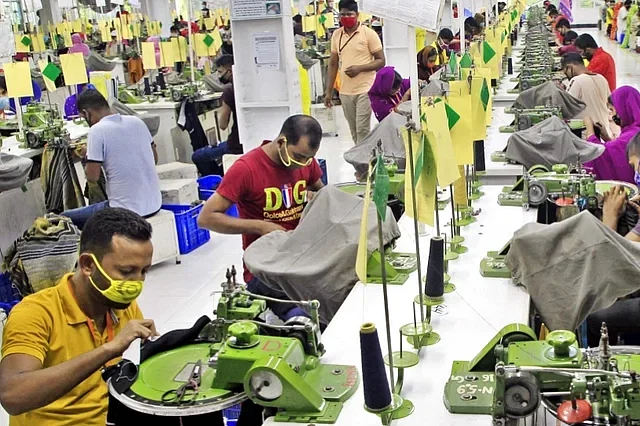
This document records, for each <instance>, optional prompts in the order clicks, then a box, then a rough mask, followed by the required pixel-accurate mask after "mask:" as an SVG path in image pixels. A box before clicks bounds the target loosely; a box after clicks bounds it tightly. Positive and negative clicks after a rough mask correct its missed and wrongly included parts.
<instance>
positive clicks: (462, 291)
mask: <svg viewBox="0 0 640 426" xmlns="http://www.w3.org/2000/svg"><path fill="white" fill-rule="evenodd" d="M526 31H527V25H526V23H525V24H524V25H523V26H522V27H520V33H519V34H518V36H517V38H516V39H515V40H513V46H512V51H511V52H510V54H509V55H506V56H505V57H504V60H505V61H506V62H505V63H504V73H503V74H502V76H501V78H500V79H498V81H496V82H494V83H495V84H494V87H493V89H492V103H493V108H492V121H491V125H490V126H488V127H487V135H486V139H485V140H484V143H483V144H480V145H476V147H477V149H480V150H482V151H484V152H483V153H482V154H484V155H483V156H482V155H480V156H478V155H477V153H476V161H475V165H474V166H475V169H476V170H475V171H472V172H470V173H469V169H467V173H469V174H468V185H469V186H470V187H473V190H471V189H469V198H470V199H472V201H471V202H470V203H469V205H470V206H471V207H470V209H469V210H467V211H466V212H462V213H461V212H460V211H458V210H457V209H455V208H453V207H452V200H449V199H448V198H447V197H450V195H449V194H448V188H441V190H440V194H439V196H438V204H439V205H440V207H439V212H438V213H437V214H438V217H437V218H436V226H434V227H426V228H425V227H420V229H419V230H418V228H415V229H414V221H413V219H412V218H411V217H409V216H408V215H406V214H405V215H404V216H403V217H402V218H401V219H400V220H399V223H398V224H399V227H400V230H401V233H402V236H401V237H400V239H399V240H398V241H397V242H396V245H395V248H394V249H393V253H397V254H398V257H397V259H400V258H402V257H403V253H405V254H406V253H416V248H417V247H416V246H417V245H416V241H415V238H414V235H416V234H419V241H420V244H419V247H420V253H419V256H420V259H421V260H422V262H421V264H422V267H421V271H418V270H415V269H414V268H409V269H408V270H406V271H404V272H407V273H408V277H405V278H406V281H404V283H403V284H401V285H398V283H393V284H390V285H388V286H387V287H388V289H387V290H386V291H385V289H384V288H383V286H381V285H380V280H381V277H380V276H379V274H377V276H376V277H375V278H374V277H372V276H370V277H368V279H367V281H368V284H365V283H363V282H362V281H360V282H358V283H357V284H356V285H355V287H354V288H353V290H352V291H351V293H350V294H349V296H348V297H347V298H346V300H345V301H344V303H343V304H342V306H341V307H340V309H339V310H338V312H337V313H336V315H335V316H334V317H333V319H332V321H331V323H330V325H329V326H328V328H327V329H326V331H325V332H324V333H323V335H322V342H323V345H324V346H325V347H326V348H327V353H326V354H325V355H324V357H323V359H322V362H323V363H329V364H337V365H356V366H360V365H361V364H360V363H361V358H360V355H361V350H362V351H364V349H362V347H361V346H362V345H363V343H362V342H363V340H361V341H358V340H357V339H354V338H353V337H352V333H347V332H345V330H354V329H356V328H358V327H360V326H361V325H362V324H366V325H363V326H362V329H361V333H365V334H366V331H365V329H366V328H367V327H369V328H371V324H374V325H375V327H376V328H377V333H378V337H379V341H380V346H381V351H382V355H383V356H384V361H385V364H386V365H387V366H388V365H389V358H392V359H393V362H394V364H395V369H394V372H393V373H390V372H388V371H387V373H389V374H387V377H388V379H389V380H390V387H391V389H392V403H391V407H387V408H386V410H385V409H383V410H378V411H377V412H376V410H370V409H368V404H369V402H370V401H371V400H372V399H373V397H372V396H371V390H370V389H367V386H366V383H365V386H364V387H363V386H360V387H358V389H357V390H356V391H355V394H354V396H353V397H351V398H350V399H349V400H348V401H346V402H345V403H344V407H343V408H342V412H341V413H340V416H339V417H338V420H337V421H336V423H335V424H337V425H352V424H358V425H361V426H364V425H372V426H373V425H377V424H380V421H381V419H382V423H383V424H390V423H391V424H404V425H422V424H425V422H426V423H427V424H434V425H478V426H481V425H490V424H492V425H500V426H504V425H529V424H530V425H535V424H544V425H546V424H556V425H565V424H592V423H581V422H580V421H588V420H587V419H588V418H593V417H590V416H597V413H596V410H598V407H597V404H598V402H596V403H595V404H593V412H592V411H591V410H592V409H591V406H589V408H588V410H587V409H586V408H585V406H586V404H585V403H584V401H580V400H576V395H579V394H580V392H579V391H577V390H576V391H575V392H573V393H572V392H571V391H573V390H574V386H575V382H574V384H573V385H570V383H571V380H568V382H565V383H560V384H556V385H555V387H554V385H550V384H549V383H550V382H552V381H553V380H552V379H550V378H549V377H547V381H548V383H544V379H543V380H542V381H540V382H539V383H542V384H540V386H543V387H546V389H543V393H542V395H543V397H544V398H542V399H544V403H543V404H540V405H539V406H538V404H539V403H540V400H539V399H538V400H536V396H535V395H534V393H536V392H537V390H536V389H535V386H534V387H532V386H530V384H531V383H532V377H533V376H535V377H537V378H540V376H539V375H538V374H539V373H540V372H543V371H544V368H540V369H539V370H536V367H529V368H530V369H529V370H527V367H524V368H522V369H510V368H507V369H506V370H505V367H504V366H503V367H497V366H496V365H497V364H496V361H497V360H499V359H502V360H503V361H504V363H505V364H507V365H508V364H509V362H511V363H513V364H515V365H520V363H522V364H523V365H527V361H529V362H530V363H531V366H545V367H549V366H552V367H567V366H571V365H572V363H574V364H573V365H574V366H575V365H577V364H576V363H577V362H576V359H577V358H575V355H576V352H575V350H576V349H575V348H577V346H575V345H577V343H576V335H574V334H573V333H571V332H554V333H552V334H551V335H550V337H546V339H547V340H546V341H545V336H546V334H542V335H536V334H535V332H532V330H530V329H528V326H530V327H531V328H532V329H536V327H535V325H536V323H537V325H538V327H539V326H540V324H539V318H538V315H537V312H536V309H535V307H534V305H533V304H532V302H531V298H530V295H529V294H528V292H527V290H526V289H525V288H523V287H521V286H517V285H516V284H514V282H513V281H512V279H511V275H510V273H509V271H508V269H505V265H504V255H505V254H506V250H505V249H504V248H505V247H507V246H506V243H508V242H509V241H510V240H511V238H512V237H513V234H514V232H515V231H517V230H518V229H520V228H521V227H522V226H524V225H526V224H528V223H531V222H536V220H537V218H536V215H537V214H538V212H537V209H536V208H535V207H534V206H533V205H532V206H529V205H528V203H527V199H526V191H527V189H528V187H527V186H524V187H522V186H521V187H520V189H524V190H525V198H524V200H523V198H522V193H521V192H520V193H517V192H516V194H515V196H513V197H512V196H508V195H505V194H509V192H508V189H509V188H510V186H513V185H514V184H516V182H522V177H523V176H524V175H526V174H527V172H526V169H525V168H524V167H523V166H522V165H520V164H515V163H513V162H508V161H506V160H505V158H504V151H505V147H506V146H507V141H508V140H509V137H510V136H511V135H512V134H513V132H514V131H517V130H518V128H517V126H518V123H517V119H516V120H514V111H513V110H511V108H512V106H513V103H514V102H515V101H516V99H517V98H518V95H519V92H520V90H518V85H519V84H520V83H521V81H520V80H519V79H518V78H517V76H518V74H519V71H520V70H522V68H523V66H524V65H523V63H521V61H523V52H524V50H525V35H526ZM510 50H511V49H510ZM532 87H533V86H532ZM526 88H528V87H526ZM540 111H541V112H542V110H540ZM536 114H537V113H534V114H533V116H534V117H533V119H532V121H530V122H529V123H528V124H526V126H525V128H528V127H530V126H532V125H533V124H536V123H538V122H540V121H542V120H544V119H545V118H548V117H549V115H545V114H544V113H542V114H541V115H540V118H536ZM514 121H515V122H514ZM565 122H566V124H567V126H569V129H570V130H571V132H572V133H574V134H576V135H581V133H582V130H583V125H582V123H581V122H580V121H579V120H565ZM513 126H515V127H516V128H515V130H514V129H513ZM508 127H511V129H508ZM482 157H484V158H482ZM478 158H482V159H481V160H480V162H479V160H478ZM408 161H409V160H408V159H407V168H408V167H409V162H408ZM549 168H550V167H549ZM557 170H558V171H559V173H566V172H565V171H563V170H560V169H557ZM549 171H551V170H549ZM407 173H408V172H407ZM514 199H515V201H514ZM532 203H533V201H532ZM539 203H540V200H539V199H538V200H536V202H535V203H534V204H539ZM452 216H456V217H457V225H458V226H457V227H452ZM458 229H459V231H458ZM435 236H442V237H443V238H444V240H445V243H444V247H445V256H444V258H445V266H444V272H445V280H444V281H445V287H444V298H443V299H440V300H437V301H436V302H435V303H434V302H433V301H431V303H429V302H424V303H423V304H424V306H423V307H422V308H421V307H420V305H421V303H420V300H421V297H425V298H426V297H427V296H426V294H427V293H428V292H429V290H428V289H426V290H425V294H424V295H422V294H419V287H420V286H423V287H424V286H425V281H426V280H427V279H428V277H429V276H430V271H429V270H428V269H429V268H431V266H430V264H429V260H430V256H429V255H430V248H431V249H433V248H434V247H437V245H436V246H434V245H433V240H432V238H433V237H435ZM461 237H462V238H461ZM430 240H431V241H430ZM440 250H441V248H440ZM489 252H492V253H489ZM387 259H388V260H389V261H390V262H391V263H393V261H392V260H391V259H393V256H391V257H388V258H387ZM428 265H429V266H428ZM369 268H370V270H369V272H372V271H371V264H369ZM400 269H401V268H400ZM419 272H420V273H419ZM505 272H506V273H505ZM373 275H376V274H375V272H373ZM387 275H388V274H387ZM387 279H388V280H389V281H392V280H393V279H392V277H391V276H389V275H388V276H387ZM372 282H374V283H372ZM427 285H428V284H427ZM385 293H386V294H385ZM436 299H437V298H436ZM428 305H429V306H428ZM387 306H388V310H387ZM425 310H428V313H427V314H426V317H427V318H428V322H429V325H428V326H424V327H422V328H421V326H420V318H421V317H422V318H424V315H425V312H424V311H425ZM387 321H388V324H389V325H390V328H389V329H387V326H386V325H385V324H386V323H387ZM517 324H519V325H517ZM543 329H544V326H543ZM416 330H418V331H417V334H416V335H419V334H420V333H424V339H425V340H424V341H423V342H422V345H421V344H416V339H417V338H416V335H414V336H412V335H411V334H412V333H416ZM543 333H545V332H544V331H543ZM361 336H362V335H361ZM577 338H578V339H580V336H578V337H577ZM387 339H390V342H391V344H390V345H388V344H387ZM538 339H540V340H538ZM536 340H538V342H533V345H532V346H529V347H526V345H527V343H522V346H519V347H511V349H510V350H511V351H512V352H513V355H510V356H507V355H506V354H507V353H508V352H507V348H508V347H509V344H510V343H514V342H518V341H524V342H528V341H536ZM529 344H531V343H529ZM536 344H537V345H538V347H536ZM516 345H518V343H516ZM574 346H575V348H574ZM582 347H584V345H583V346H582ZM517 351H519V352H517ZM554 351H555V352H554ZM390 352H391V353H393V356H391V357H389V356H388V354H389V353H390ZM523 355H524V356H523ZM362 356H363V360H362V368H363V371H361V374H363V375H366V374H367V372H366V371H364V369H365V366H364V362H365V361H364V355H362ZM554 357H557V358H556V359H554ZM514 360H515V361H514ZM513 364H512V365H511V367H513ZM494 370H495V371H494ZM525 370H527V371H531V372H533V373H528V372H525ZM505 371H506V373H505ZM546 371H549V370H546ZM532 374H533V376H532ZM498 376H500V377H498ZM585 377H586V376H585ZM505 379H506V381H505ZM365 380H366V379H365ZM561 382H562V381H561ZM378 389H379V388H378ZM590 389H591V388H590ZM544 390H548V392H544ZM586 394H588V392H587V393H586ZM572 395H573V396H572ZM582 395H585V393H583V394H582ZM558 396H560V397H562V396H564V398H569V400H568V401H569V402H567V401H566V400H565V403H563V404H561V402H562V401H561V400H560V401H558V400H556V401H555V402H550V401H552V400H553V398H554V397H558ZM591 396H592V397H594V400H598V398H599V397H595V395H593V394H591ZM538 398H540V397H538ZM571 398H573V399H571ZM554 403H555V404H556V405H554ZM572 404H573V405H572ZM363 407H365V409H363ZM543 407H544V408H543ZM627 408H628V407H627ZM600 409H601V410H603V412H606V411H607V409H604V408H602V407H600ZM629 410H630V409H629ZM561 411H563V413H562V414H560V412H561ZM587 411H588V414H587ZM552 412H553V414H552ZM627 413H629V411H627ZM376 414H377V415H376ZM601 415H602V417H600V419H603V418H605V417H607V416H608V415H609V413H605V414H602V413H601ZM622 417H623V416H621V417H620V419H622ZM559 418H562V419H565V420H566V421H567V423H564V422H562V421H560V420H559ZM630 418H631V417H630ZM567 419H571V420H572V421H568V420H567ZM578 420H580V421H578ZM265 424H268V425H282V426H283V425H285V424H286V422H281V421H277V420H275V419H274V418H269V419H267V421H266V423H265ZM620 424H627V423H624V422H623V423H620Z"/></svg>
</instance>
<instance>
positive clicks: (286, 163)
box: [278, 139, 313, 167]
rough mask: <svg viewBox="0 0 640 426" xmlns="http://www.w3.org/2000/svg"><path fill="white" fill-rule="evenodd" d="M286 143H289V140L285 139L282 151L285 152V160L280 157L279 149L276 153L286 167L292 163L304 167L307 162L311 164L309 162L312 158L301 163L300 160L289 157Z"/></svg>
mask: <svg viewBox="0 0 640 426" xmlns="http://www.w3.org/2000/svg"><path fill="white" fill-rule="evenodd" d="M288 144H289V141H288V140H286V139H285V140H284V152H285V153H286V154H287V161H284V158H282V153H281V152H280V150H278V155H279V156H280V161H282V164H284V165H285V166H287V167H291V165H292V164H295V165H296V166H300V167H306V166H308V165H309V164H311V162H312V161H313V158H309V159H308V160H307V161H305V162H304V163H301V162H300V161H296V160H294V159H293V158H291V156H290V155H289V148H288Z"/></svg>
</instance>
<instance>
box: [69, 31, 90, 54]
mask: <svg viewBox="0 0 640 426" xmlns="http://www.w3.org/2000/svg"><path fill="white" fill-rule="evenodd" d="M71 41H72V42H73V46H71V47H70V48H69V53H82V54H83V55H84V56H89V54H90V53H91V50H90V49H89V46H87V45H86V44H84V43H83V42H82V36H81V35H80V34H78V33H75V34H73V35H72V36H71Z"/></svg>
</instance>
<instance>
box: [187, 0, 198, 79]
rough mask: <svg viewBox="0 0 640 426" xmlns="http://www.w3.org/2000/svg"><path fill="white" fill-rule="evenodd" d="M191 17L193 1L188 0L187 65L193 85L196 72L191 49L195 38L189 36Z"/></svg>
mask: <svg viewBox="0 0 640 426" xmlns="http://www.w3.org/2000/svg"><path fill="white" fill-rule="evenodd" d="M192 16H193V1H192V0H189V7H188V8H187V26H188V28H189V64H190V66H191V83H195V81H196V70H195V65H194V58H193V48H194V43H195V38H192V34H191V17H192Z"/></svg>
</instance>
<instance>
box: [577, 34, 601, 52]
mask: <svg viewBox="0 0 640 426" xmlns="http://www.w3.org/2000/svg"><path fill="white" fill-rule="evenodd" d="M573 44H574V45H575V46H576V47H577V48H578V49H582V50H584V49H588V48H592V49H597V48H598V43H596V41H595V40H594V39H593V37H591V35H590V34H580V35H579V36H578V38H577V39H576V42H575V43H573Z"/></svg>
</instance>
